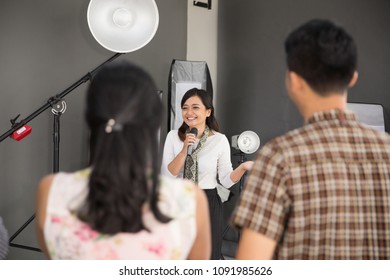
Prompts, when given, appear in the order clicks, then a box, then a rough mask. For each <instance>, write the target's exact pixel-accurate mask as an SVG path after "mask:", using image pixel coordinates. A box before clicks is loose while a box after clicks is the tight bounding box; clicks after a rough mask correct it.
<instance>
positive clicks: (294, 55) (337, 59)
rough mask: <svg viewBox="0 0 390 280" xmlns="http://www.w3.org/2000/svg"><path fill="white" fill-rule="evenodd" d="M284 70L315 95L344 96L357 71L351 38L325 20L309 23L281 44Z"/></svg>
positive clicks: (354, 50)
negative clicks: (284, 59) (335, 93)
mask: <svg viewBox="0 0 390 280" xmlns="http://www.w3.org/2000/svg"><path fill="white" fill-rule="evenodd" d="M285 51H286V54H287V66H288V68H289V70H290V71H294V72H296V73H297V74H299V75H300V76H301V77H302V78H303V79H305V81H306V82H307V83H308V84H309V85H310V87H311V88H312V89H313V90H314V91H316V92H317V93H318V94H320V95H323V96H326V95H327V93H329V92H330V91H335V92H340V93H341V92H344V90H346V89H347V88H348V85H349V82H350V81H351V79H352V77H353V74H354V72H355V70H356V67H357V48H356V45H355V42H354V40H353V38H352V37H351V36H350V35H349V34H348V33H347V32H346V31H345V30H344V29H343V28H342V27H339V26H337V25H335V24H334V23H332V22H330V21H328V20H311V21H309V22H307V23H305V24H303V25H302V26H300V27H298V28H297V29H296V30H294V31H293V32H292V33H291V34H290V35H289V36H288V37H287V39H286V41H285Z"/></svg>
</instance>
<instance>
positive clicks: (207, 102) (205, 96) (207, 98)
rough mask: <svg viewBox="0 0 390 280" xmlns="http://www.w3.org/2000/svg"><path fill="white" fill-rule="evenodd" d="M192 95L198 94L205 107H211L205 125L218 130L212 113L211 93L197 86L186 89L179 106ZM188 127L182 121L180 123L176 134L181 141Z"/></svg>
mask: <svg viewBox="0 0 390 280" xmlns="http://www.w3.org/2000/svg"><path fill="white" fill-rule="evenodd" d="M193 96H198V97H199V98H200V100H202V103H203V105H204V106H205V107H206V109H211V113H210V116H209V117H207V118H206V125H207V126H208V127H209V128H210V129H212V130H214V131H217V132H219V125H218V122H217V119H216V118H215V115H214V106H213V98H212V96H211V94H210V93H208V92H207V91H205V90H203V89H197V88H192V89H190V90H188V91H187V92H186V93H185V94H184V95H183V98H182V99H181V107H182V108H183V106H184V103H186V101H187V100H188V99H189V98H191V97H193ZM188 129H189V127H188V125H187V124H186V123H185V122H184V121H183V123H182V125H181V126H180V128H179V130H178V135H179V138H180V140H181V141H184V139H185V138H186V132H187V130H188Z"/></svg>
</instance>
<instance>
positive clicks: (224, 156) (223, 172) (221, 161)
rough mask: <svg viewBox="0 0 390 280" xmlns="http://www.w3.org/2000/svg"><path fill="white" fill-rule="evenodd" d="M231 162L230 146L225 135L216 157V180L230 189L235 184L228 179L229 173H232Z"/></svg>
mask: <svg viewBox="0 0 390 280" xmlns="http://www.w3.org/2000/svg"><path fill="white" fill-rule="evenodd" d="M232 171H233V167H232V161H231V159H230V144H229V141H228V139H227V138H226V136H225V135H223V139H222V140H221V151H220V154H219V157H218V178H219V182H220V183H221V184H222V186H224V187H225V188H230V187H231V186H233V185H234V184H235V182H233V181H232V179H230V173H232Z"/></svg>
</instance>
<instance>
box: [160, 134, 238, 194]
mask: <svg viewBox="0 0 390 280" xmlns="http://www.w3.org/2000/svg"><path fill="white" fill-rule="evenodd" d="M213 133H214V135H211V136H208V137H207V140H206V143H205V144H204V146H203V148H202V149H201V150H200V152H199V153H198V166H199V171H198V185H199V186H200V187H201V188H202V189H213V188H215V187H216V186H217V184H218V182H217V175H218V179H219V182H220V183H221V185H222V186H224V187H225V188H230V187H231V186H233V185H234V184H235V182H233V181H232V180H231V179H230V173H231V172H232V171H233V167H232V162H231V160H230V144H229V141H228V140H227V138H226V136H225V135H224V134H221V133H219V132H215V131H213ZM183 145H184V143H183V142H182V141H181V140H180V138H179V135H178V133H177V130H171V131H170V132H169V133H168V135H167V138H166V140H165V145H164V153H163V160H162V166H161V173H162V174H164V175H166V176H170V177H178V178H182V177H183V168H184V166H183V167H182V168H181V170H180V172H179V174H178V176H174V175H172V174H171V172H170V171H169V170H168V165H169V164H170V163H171V161H172V160H173V159H174V158H175V157H176V156H177V154H179V153H180V151H181V150H182V149H183Z"/></svg>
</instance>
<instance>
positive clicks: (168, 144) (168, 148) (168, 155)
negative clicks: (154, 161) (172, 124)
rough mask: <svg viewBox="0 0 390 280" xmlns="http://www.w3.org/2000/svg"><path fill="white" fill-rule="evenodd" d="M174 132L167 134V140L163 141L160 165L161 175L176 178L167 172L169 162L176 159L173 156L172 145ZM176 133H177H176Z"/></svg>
mask: <svg viewBox="0 0 390 280" xmlns="http://www.w3.org/2000/svg"><path fill="white" fill-rule="evenodd" d="M174 133H175V132H174V131H170V132H169V133H168V134H167V138H166V139H165V144H164V151H163V158H162V164H161V174H163V175H166V176H168V177H172V178H175V177H176V176H174V175H172V173H171V172H170V171H169V170H168V165H169V164H170V163H171V161H172V160H173V159H174V158H175V157H176V155H175V149H174V147H175V145H174V140H175V139H174V137H173V136H174ZM176 133H177V132H176Z"/></svg>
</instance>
